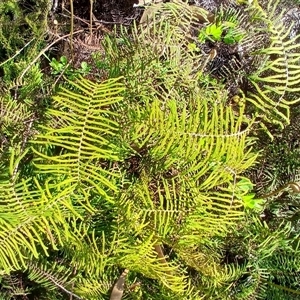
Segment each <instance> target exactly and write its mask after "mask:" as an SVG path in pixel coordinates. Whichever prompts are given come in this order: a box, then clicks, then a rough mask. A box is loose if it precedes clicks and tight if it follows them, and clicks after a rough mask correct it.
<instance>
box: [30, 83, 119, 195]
mask: <svg viewBox="0 0 300 300" xmlns="http://www.w3.org/2000/svg"><path fill="white" fill-rule="evenodd" d="M119 82H120V79H119V78H117V79H110V80H108V81H107V82H103V83H101V84H97V83H93V82H91V81H88V80H86V79H83V78H81V79H80V80H77V81H76V82H73V83H71V84H72V86H73V87H74V89H75V91H72V90H66V89H64V90H63V91H62V92H61V93H60V94H59V95H58V96H56V97H55V98H54V101H55V102H56V103H57V105H60V106H61V109H60V110H59V111H58V110H49V116H50V117H54V118H55V117H59V118H60V119H61V120H63V123H64V124H65V126H64V127H62V128H59V129H58V128H51V127H42V129H43V130H45V131H46V133H45V134H41V135H38V136H37V137H36V140H35V141H34V144H36V145H46V144H49V143H51V145H53V146H55V147H57V148H59V149H61V154H60V155H58V156H48V155H47V154H43V153H41V152H39V151H37V150H36V149H34V148H33V151H34V152H35V153H37V154H38V155H39V156H40V158H39V159H37V160H36V166H37V167H38V168H39V170H40V171H39V172H40V173H48V174H49V173H51V174H61V175H63V174H64V175H68V176H69V178H70V180H71V181H72V182H74V184H84V183H87V184H88V185H91V186H94V187H95V188H96V189H97V190H98V192H99V193H100V194H101V195H104V196H105V197H107V199H108V194H107V191H106V190H107V189H108V188H109V189H110V190H111V191H113V190H116V186H115V184H114V183H113V177H116V176H117V174H116V172H111V171H108V170H105V169H104V168H103V167H102V166H101V164H103V163H106V162H107V161H118V160H119V159H120V152H121V148H122V146H120V145H118V144H116V143H114V140H117V137H116V135H117V133H118V124H117V123H116V122H115V121H113V120H112V116H113V113H112V112H111V111H109V110H108V109H107V108H108V107H109V106H112V105H113V104H115V103H117V102H119V101H121V100H122V96H121V93H122V92H123V90H124V87H123V85H122V84H121V83H119ZM47 161H48V162H49V163H46V162H47ZM108 177H110V178H111V179H108Z"/></svg>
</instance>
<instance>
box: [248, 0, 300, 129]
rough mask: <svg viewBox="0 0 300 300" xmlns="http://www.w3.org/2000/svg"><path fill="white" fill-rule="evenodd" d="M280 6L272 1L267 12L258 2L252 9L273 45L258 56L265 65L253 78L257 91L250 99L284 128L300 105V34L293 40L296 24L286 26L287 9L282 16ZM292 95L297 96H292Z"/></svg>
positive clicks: (259, 52) (262, 64) (282, 12)
mask: <svg viewBox="0 0 300 300" xmlns="http://www.w3.org/2000/svg"><path fill="white" fill-rule="evenodd" d="M278 3H279V1H277V0H273V1H268V5H267V7H266V10H264V9H263V8H261V7H260V6H259V5H258V4H257V1H255V3H254V4H253V7H251V9H253V11H254V15H255V18H256V19H257V20H259V21H261V22H264V23H265V26H266V27H264V29H261V30H262V32H266V33H267V35H268V39H269V41H270V42H269V45H267V46H265V47H264V48H263V49H261V50H259V51H256V53H255V54H254V55H258V56H260V57H261V65H260V66H259V67H258V70H257V71H256V72H255V73H254V74H252V75H250V76H249V80H250V82H251V83H252V85H253V87H254V90H255V92H251V93H250V94H249V96H247V100H248V101H250V102H252V103H253V104H254V105H255V106H257V107H258V108H259V109H260V110H261V112H262V113H263V115H264V116H263V117H264V118H265V119H266V120H267V121H268V122H276V123H278V124H279V125H281V126H283V124H284V123H286V124H288V123H289V109H290V108H289V107H290V105H292V104H295V103H297V102H299V97H298V96H297V93H299V91H300V89H299V82H300V67H299V65H298V64H297V61H298V56H299V54H298V52H299V51H297V49H298V48H299V43H298V39H299V35H297V36H295V37H293V38H290V32H291V29H292V26H293V25H290V26H289V27H287V26H286V25H285V24H284V23H283V16H284V13H285V10H282V11H281V12H280V13H278V10H277V6H278ZM257 7H259V9H258V10H257ZM291 93H294V94H295V95H296V97H292V95H291ZM268 111H269V112H271V114H270V113H269V112H268ZM282 122H284V123H282Z"/></svg>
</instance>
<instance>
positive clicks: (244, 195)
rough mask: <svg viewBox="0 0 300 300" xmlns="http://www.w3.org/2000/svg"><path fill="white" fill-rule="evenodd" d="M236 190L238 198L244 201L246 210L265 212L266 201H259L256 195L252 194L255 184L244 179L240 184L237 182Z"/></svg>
mask: <svg viewBox="0 0 300 300" xmlns="http://www.w3.org/2000/svg"><path fill="white" fill-rule="evenodd" d="M236 190H237V193H236V196H237V198H239V199H241V200H242V201H243V204H244V207H245V209H251V210H254V211H262V210H263V205H264V203H265V200H264V199H257V198H255V194H254V193H251V191H252V190H253V184H252V182H251V181H250V180H249V179H248V178H245V177H243V178H242V179H241V180H240V181H239V182H237V184H236Z"/></svg>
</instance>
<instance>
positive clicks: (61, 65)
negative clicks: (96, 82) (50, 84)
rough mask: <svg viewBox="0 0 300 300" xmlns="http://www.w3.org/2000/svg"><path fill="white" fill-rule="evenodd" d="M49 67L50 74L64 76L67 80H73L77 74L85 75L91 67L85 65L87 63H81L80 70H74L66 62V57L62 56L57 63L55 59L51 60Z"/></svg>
mask: <svg viewBox="0 0 300 300" xmlns="http://www.w3.org/2000/svg"><path fill="white" fill-rule="evenodd" d="M50 66H51V68H52V72H51V73H52V74H53V75H62V74H63V75H65V76H66V77H67V78H68V79H74V78H76V77H78V75H79V74H82V75H83V76H84V75H87V74H88V73H89V72H90V70H91V67H90V66H89V65H88V64H87V62H85V61H83V62H82V63H81V65H80V66H81V68H79V69H74V68H72V67H71V66H70V63H68V60H67V58H66V56H62V57H61V58H60V59H59V61H58V60H57V59H55V58H52V60H51V62H50Z"/></svg>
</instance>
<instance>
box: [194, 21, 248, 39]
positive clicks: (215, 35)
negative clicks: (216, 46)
mask: <svg viewBox="0 0 300 300" xmlns="http://www.w3.org/2000/svg"><path fill="white" fill-rule="evenodd" d="M243 37H244V34H242V32H241V31H239V30H237V29H236V24H235V23H233V22H228V21H226V22H223V23H222V24H220V25H217V24H210V25H208V26H207V27H206V28H205V29H202V30H201V31H200V34H199V36H198V40H199V42H200V43H204V42H205V41H206V40H210V41H212V42H221V41H222V42H224V43H225V44H227V45H232V44H235V43H238V42H239V41H240V40H241V39H242V38H243Z"/></svg>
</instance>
